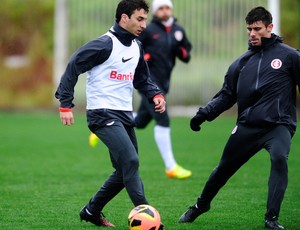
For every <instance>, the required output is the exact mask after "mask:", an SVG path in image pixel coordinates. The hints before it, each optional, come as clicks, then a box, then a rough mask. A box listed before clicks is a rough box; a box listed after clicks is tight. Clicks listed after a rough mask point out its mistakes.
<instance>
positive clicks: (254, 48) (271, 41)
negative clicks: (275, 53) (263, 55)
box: [248, 33, 283, 51]
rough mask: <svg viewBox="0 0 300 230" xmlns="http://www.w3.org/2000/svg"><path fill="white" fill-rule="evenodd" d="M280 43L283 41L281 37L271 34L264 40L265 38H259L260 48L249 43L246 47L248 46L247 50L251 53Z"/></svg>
mask: <svg viewBox="0 0 300 230" xmlns="http://www.w3.org/2000/svg"><path fill="white" fill-rule="evenodd" d="M282 41H283V38H282V37H279V36H278V35H276V34H273V33H272V35H271V37H270V38H265V37H262V38H261V46H252V45H251V43H250V42H249V43H248V45H249V48H248V49H249V50H252V51H261V50H266V49H268V48H269V47H270V46H272V45H273V44H275V43H277V42H280V43H282Z"/></svg>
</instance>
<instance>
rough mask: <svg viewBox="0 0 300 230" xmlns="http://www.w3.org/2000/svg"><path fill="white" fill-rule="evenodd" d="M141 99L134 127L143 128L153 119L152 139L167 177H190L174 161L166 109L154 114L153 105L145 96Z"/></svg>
mask: <svg viewBox="0 0 300 230" xmlns="http://www.w3.org/2000/svg"><path fill="white" fill-rule="evenodd" d="M141 98H142V99H141V104H140V107H139V109H138V113H137V116H136V117H135V123H136V127H137V128H144V127H146V126H147V125H148V124H149V122H150V121H151V120H152V119H153V118H154V119H155V122H156V125H155V126H154V139H155V142H156V145H157V147H158V150H159V153H160V155H161V157H162V159H163V162H164V165H165V169H166V174H167V176H168V177H170V178H178V179H184V178H188V177H190V176H191V175H192V172H191V171H190V170H187V169H184V168H183V167H181V166H180V165H178V164H177V162H176V160H175V157H174V153H173V149H172V143H171V130H170V118H169V115H168V111H167V109H166V111H165V112H164V113H157V112H155V109H154V104H151V103H149V101H148V99H147V98H146V97H145V96H142V95H141Z"/></svg>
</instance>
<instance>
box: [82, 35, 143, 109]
mask: <svg viewBox="0 0 300 230" xmlns="http://www.w3.org/2000/svg"><path fill="white" fill-rule="evenodd" d="M105 35H107V36H109V37H111V39H112V44H113V45H112V52H111V54H110V56H109V58H108V59H107V60H106V61H105V62H104V63H102V64H100V65H98V66H95V67H94V68H92V69H91V70H90V71H88V76H87V83H86V95H87V109H112V110H124V111H132V109H133V108H132V97H133V77H134V73H135V69H136V67H137V64H138V62H139V59H140V48H139V45H138V44H137V42H136V41H135V39H134V40H132V43H131V46H129V47H127V46H124V45H123V44H122V43H121V42H120V41H119V40H118V39H117V38H116V37H115V36H114V35H113V34H112V33H111V32H107V33H106V34H104V35H103V36H105Z"/></svg>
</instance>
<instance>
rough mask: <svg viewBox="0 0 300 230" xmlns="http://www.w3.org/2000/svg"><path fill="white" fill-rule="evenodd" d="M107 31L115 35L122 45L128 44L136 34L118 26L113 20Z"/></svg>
mask: <svg viewBox="0 0 300 230" xmlns="http://www.w3.org/2000/svg"><path fill="white" fill-rule="evenodd" d="M109 31H110V32H111V33H112V34H113V35H115V36H116V37H117V38H118V40H119V41H120V42H121V43H122V44H123V45H124V46H130V45H131V43H132V40H133V39H135V38H137V36H135V35H134V34H132V33H129V32H128V31H127V30H125V29H124V28H122V27H121V26H119V24H118V23H117V22H115V24H114V26H113V27H112V28H111V29H110V30H109Z"/></svg>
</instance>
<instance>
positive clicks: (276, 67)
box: [271, 59, 282, 69]
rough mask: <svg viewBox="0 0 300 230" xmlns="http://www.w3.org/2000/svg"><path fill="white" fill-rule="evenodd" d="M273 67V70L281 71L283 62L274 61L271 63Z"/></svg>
mask: <svg viewBox="0 0 300 230" xmlns="http://www.w3.org/2000/svg"><path fill="white" fill-rule="evenodd" d="M271 66H272V68H273V69H279V68H280V67H281V66H282V61H281V60H280V59H274V60H273V61H272V62H271Z"/></svg>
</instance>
